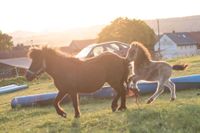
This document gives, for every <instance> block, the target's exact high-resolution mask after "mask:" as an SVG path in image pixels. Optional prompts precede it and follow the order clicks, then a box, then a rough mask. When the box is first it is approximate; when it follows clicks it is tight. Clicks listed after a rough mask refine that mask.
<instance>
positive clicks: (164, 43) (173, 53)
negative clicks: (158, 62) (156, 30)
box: [154, 35, 200, 59]
mask: <svg viewBox="0 0 200 133" xmlns="http://www.w3.org/2000/svg"><path fill="white" fill-rule="evenodd" d="M158 48H159V42H157V43H156V44H155V46H154V50H155V51H158ZM160 49H161V55H162V58H166V59H170V58H175V57H185V56H193V55H196V54H198V50H197V45H186V46H177V44H176V43H175V42H173V41H172V40H171V39H170V38H169V37H168V36H167V35H163V36H162V37H161V38H160ZM199 53H200V51H199Z"/></svg>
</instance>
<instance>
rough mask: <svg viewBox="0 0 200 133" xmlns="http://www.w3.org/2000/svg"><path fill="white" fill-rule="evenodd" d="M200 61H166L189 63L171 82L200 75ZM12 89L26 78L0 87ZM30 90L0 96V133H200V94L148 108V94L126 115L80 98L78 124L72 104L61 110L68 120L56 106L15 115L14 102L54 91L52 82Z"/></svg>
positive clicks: (165, 97) (183, 94)
mask: <svg viewBox="0 0 200 133" xmlns="http://www.w3.org/2000/svg"><path fill="white" fill-rule="evenodd" d="M199 59H200V56H194V57H187V58H177V59H173V60H168V62H169V63H170V64H177V63H188V64H189V68H188V69H187V70H185V71H184V72H181V71H174V73H173V77H175V76H183V75H190V74H198V73H200V60H199ZM10 83H27V82H26V81H25V79H24V78H23V77H20V78H14V79H7V80H1V81H0V86H3V85H6V84H10ZM27 84H29V89H26V90H22V91H18V92H14V93H9V94H4V95H0V133H23V132H25V133H28V132H31V133H37V132H38V133H57V132H59V133H60V132H63V133H68V132H72V133H76V132H83V133H84V132H86V133H88V132H89V133H90V132H91V133H96V132H97V133H101V132H102V133H106V132H109V133H110V132H114V133H118V132H119V133H129V132H131V133H172V132H175V133H198V132H200V96H198V95H197V93H200V90H199V89H195V88H194V89H192V90H185V91H178V92H177V99H176V101H174V102H170V94H169V92H166V93H164V94H162V95H161V96H160V97H159V98H158V99H157V100H156V101H155V102H154V103H152V104H150V105H147V104H146V100H147V98H148V97H149V96H150V94H148V95H145V96H141V97H140V105H139V106H137V105H136V104H135V102H134V99H133V98H131V97H129V98H127V107H128V109H127V110H126V111H123V112H119V111H117V112H114V113H113V112H112V111H111V108H110V105H111V99H93V98H81V102H80V110H81V118H79V119H75V118H74V111H73V107H72V105H71V102H70V103H67V104H64V105H62V107H63V108H64V110H65V111H66V112H67V118H66V119H65V118H61V117H60V116H58V115H57V114H56V111H55V109H54V107H53V106H52V105H48V106H44V107H40V106H33V107H19V108H16V109H12V108H11V106H10V101H11V99H12V98H13V97H15V96H21V95H30V94H38V93H45V92H51V91H56V88H55V87H54V85H53V84H52V81H51V80H50V79H48V78H40V79H39V80H35V81H33V82H30V83H27Z"/></svg>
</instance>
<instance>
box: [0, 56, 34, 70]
mask: <svg viewBox="0 0 200 133" xmlns="http://www.w3.org/2000/svg"><path fill="white" fill-rule="evenodd" d="M0 63H2V64H6V65H9V66H14V67H19V68H25V69H28V68H29V67H30V65H31V59H29V58H27V57H21V58H10V59H0Z"/></svg>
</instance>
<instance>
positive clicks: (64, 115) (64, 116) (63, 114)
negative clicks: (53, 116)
mask: <svg viewBox="0 0 200 133" xmlns="http://www.w3.org/2000/svg"><path fill="white" fill-rule="evenodd" d="M58 115H60V116H62V117H63V118H67V114H66V113H65V112H62V113H58Z"/></svg>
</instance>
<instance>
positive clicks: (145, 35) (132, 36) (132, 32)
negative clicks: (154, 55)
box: [97, 17, 156, 50]
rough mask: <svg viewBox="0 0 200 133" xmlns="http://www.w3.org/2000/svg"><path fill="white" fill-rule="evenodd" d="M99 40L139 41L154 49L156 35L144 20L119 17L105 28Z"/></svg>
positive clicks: (99, 35)
mask: <svg viewBox="0 0 200 133" xmlns="http://www.w3.org/2000/svg"><path fill="white" fill-rule="evenodd" d="M97 40H98V42H105V41H121V42H125V43H129V44H130V43H131V42H133V41H139V42H141V43H143V44H144V45H145V46H146V47H147V48H149V49H151V50H152V49H153V45H154V43H155V40H156V35H155V33H154V31H153V30H152V29H151V28H150V27H149V26H148V25H147V24H146V23H145V22H144V21H141V20H136V19H133V20H131V19H128V18H121V17H119V18H117V19H115V20H114V21H112V22H111V24H110V25H107V26H106V27H104V28H103V30H102V31H101V32H100V33H99V34H98V38H97Z"/></svg>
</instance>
